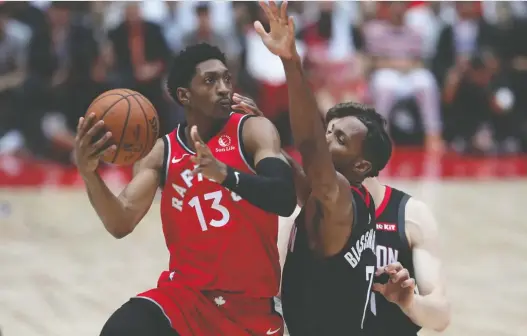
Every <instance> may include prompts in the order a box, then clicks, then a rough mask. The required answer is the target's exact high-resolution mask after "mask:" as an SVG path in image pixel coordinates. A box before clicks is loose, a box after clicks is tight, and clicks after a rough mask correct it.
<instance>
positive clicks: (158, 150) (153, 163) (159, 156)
mask: <svg viewBox="0 0 527 336" xmlns="http://www.w3.org/2000/svg"><path fill="white" fill-rule="evenodd" d="M165 141H166V140H165V136H163V137H162V138H159V139H157V140H156V143H155V144H154V147H153V148H152V150H151V151H150V152H149V153H148V154H147V155H146V156H145V157H144V158H142V159H141V160H139V161H138V162H137V166H136V169H138V170H142V169H156V170H161V169H162V168H163V162H164V159H165Z"/></svg>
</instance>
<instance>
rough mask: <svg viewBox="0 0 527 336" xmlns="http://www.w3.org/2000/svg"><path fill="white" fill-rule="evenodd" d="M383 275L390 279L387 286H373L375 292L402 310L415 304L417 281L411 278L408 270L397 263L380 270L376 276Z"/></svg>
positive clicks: (376, 284)
mask: <svg viewBox="0 0 527 336" xmlns="http://www.w3.org/2000/svg"><path fill="white" fill-rule="evenodd" d="M383 273H387V274H388V276H389V277H390V279H389V280H388V282H387V283H386V284H379V283H375V284H373V290H374V291H376V292H379V293H381V294H382V295H383V296H384V297H385V298H386V300H388V301H390V302H392V303H395V304H396V305H398V306H399V307H401V308H402V309H405V308H408V307H409V306H410V305H411V304H412V302H413V299H414V290H415V280H414V279H413V278H411V277H410V273H409V272H408V270H407V269H406V268H404V267H403V266H402V265H401V263H398V262H396V263H393V264H389V265H388V266H386V267H381V268H379V269H378V270H377V272H376V273H375V275H376V276H380V275H382V274H383Z"/></svg>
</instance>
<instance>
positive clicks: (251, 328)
mask: <svg viewBox="0 0 527 336" xmlns="http://www.w3.org/2000/svg"><path fill="white" fill-rule="evenodd" d="M167 273H168V272H167ZM138 296H139V297H143V298H147V299H149V300H152V301H154V302H155V303H157V304H158V305H159V306H160V308H161V309H162V310H163V312H164V314H165V315H166V316H167V318H168V319H169V320H170V322H171V324H172V328H174V329H175V330H176V331H177V332H178V333H179V334H180V335H181V336H220V335H221V336H249V335H262V336H263V335H273V336H282V335H283V333H284V323H283V319H282V316H281V315H280V314H278V313H277V312H276V311H275V310H274V299H273V298H248V297H245V296H243V295H240V294H233V293H225V292H215V291H210V292H202V291H198V290H195V289H192V288H190V287H188V286H186V285H184V284H181V283H179V282H177V281H170V280H169V279H168V276H166V277H163V276H161V278H160V280H159V282H158V287H157V288H154V289H151V290H149V291H146V292H144V293H141V294H139V295H138Z"/></svg>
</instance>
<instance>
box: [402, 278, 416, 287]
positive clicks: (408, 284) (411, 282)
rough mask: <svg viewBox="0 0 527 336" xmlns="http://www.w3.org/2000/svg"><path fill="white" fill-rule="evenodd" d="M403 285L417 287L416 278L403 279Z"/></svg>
mask: <svg viewBox="0 0 527 336" xmlns="http://www.w3.org/2000/svg"><path fill="white" fill-rule="evenodd" d="M401 287H402V288H411V289H414V287H415V280H414V279H413V278H410V279H407V280H405V281H403V283H402V284H401Z"/></svg>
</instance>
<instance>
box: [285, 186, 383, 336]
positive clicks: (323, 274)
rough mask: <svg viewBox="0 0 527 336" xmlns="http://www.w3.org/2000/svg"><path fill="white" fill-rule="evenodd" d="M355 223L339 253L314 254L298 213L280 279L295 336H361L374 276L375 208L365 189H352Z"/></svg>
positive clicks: (368, 310)
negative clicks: (327, 255) (332, 254)
mask: <svg viewBox="0 0 527 336" xmlns="http://www.w3.org/2000/svg"><path fill="white" fill-rule="evenodd" d="M351 189H352V190H351V193H350V198H351V202H353V210H354V217H353V218H354V220H353V228H352V232H351V236H350V238H349V240H348V242H347V243H346V245H345V247H344V248H343V249H342V251H341V252H339V253H337V254H336V255H334V256H331V257H327V258H324V257H320V256H318V255H317V254H316V253H315V252H314V251H311V250H310V248H309V245H308V237H307V232H306V229H305V224H304V223H305V222H304V220H305V214H304V211H302V212H301V213H300V215H299V216H298V217H297V220H296V221H295V226H294V227H293V231H292V235H291V241H290V245H289V250H288V254H287V259H286V262H285V266H284V272H283V278H282V304H283V312H284V318H285V322H286V325H287V328H288V329H289V333H290V335H291V336H311V335H312V336H325V335H327V336H351V335H353V336H356V335H361V334H362V331H363V326H364V324H365V323H366V319H367V317H368V316H370V317H371V312H370V308H369V300H370V297H371V296H370V293H371V286H372V282H373V275H374V272H375V264H376V259H375V205H374V204H373V200H372V199H371V195H370V194H369V193H368V192H367V191H366V190H365V189H364V188H362V187H361V188H353V187H352V188H351Z"/></svg>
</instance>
